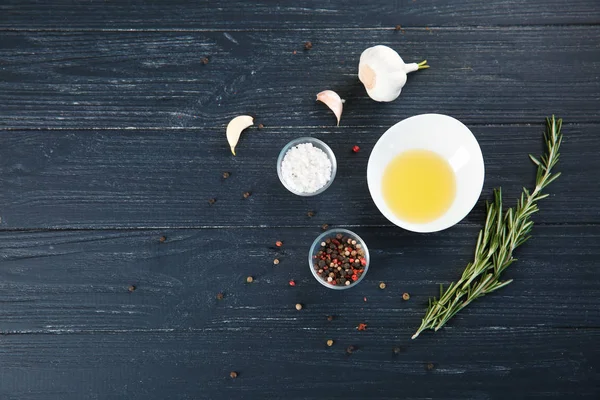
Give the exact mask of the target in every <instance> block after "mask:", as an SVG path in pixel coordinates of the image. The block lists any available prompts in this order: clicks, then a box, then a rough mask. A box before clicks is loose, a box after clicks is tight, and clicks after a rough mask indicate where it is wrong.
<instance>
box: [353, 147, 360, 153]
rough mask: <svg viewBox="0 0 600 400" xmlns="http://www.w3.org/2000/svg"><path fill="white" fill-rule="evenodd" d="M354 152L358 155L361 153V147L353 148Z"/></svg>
mask: <svg viewBox="0 0 600 400" xmlns="http://www.w3.org/2000/svg"><path fill="white" fill-rule="evenodd" d="M352 151H353V152H355V153H358V152H359V151H360V147H358V146H354V147H352Z"/></svg>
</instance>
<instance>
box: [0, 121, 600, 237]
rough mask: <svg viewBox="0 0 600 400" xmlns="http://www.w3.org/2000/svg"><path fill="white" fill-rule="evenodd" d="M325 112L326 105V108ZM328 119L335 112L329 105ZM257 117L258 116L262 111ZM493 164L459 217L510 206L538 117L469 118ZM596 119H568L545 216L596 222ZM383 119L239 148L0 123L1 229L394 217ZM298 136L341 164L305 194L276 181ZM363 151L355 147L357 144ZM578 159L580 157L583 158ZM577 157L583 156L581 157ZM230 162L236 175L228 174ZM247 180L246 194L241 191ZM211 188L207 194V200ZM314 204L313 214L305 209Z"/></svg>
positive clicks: (373, 221) (372, 221)
mask: <svg viewBox="0 0 600 400" xmlns="http://www.w3.org/2000/svg"><path fill="white" fill-rule="evenodd" d="M320 112H322V113H324V114H325V113H326V111H325V110H320ZM327 117H328V118H329V119H331V120H333V119H334V118H333V117H332V115H327ZM257 122H258V121H257ZM471 129H472V130H473V132H474V134H475V136H476V137H477V138H478V140H479V142H480V145H481V148H482V152H483V155H484V159H485V164H486V181H485V184H484V190H483V192H482V197H481V199H480V201H479V203H478V204H477V205H476V206H475V208H474V209H473V211H472V212H471V214H470V215H469V216H467V217H466V218H465V220H463V222H462V223H463V224H471V225H473V224H475V225H476V226H479V225H481V224H482V223H483V220H484V216H485V205H484V203H485V200H486V199H489V198H491V194H492V189H493V188H495V187H500V186H501V187H502V188H503V190H504V195H505V204H506V205H510V206H512V205H514V204H515V200H516V198H517V196H519V195H520V192H521V189H522V187H523V186H525V185H526V186H528V187H530V186H532V185H533V182H534V178H535V169H534V167H533V164H532V163H531V161H530V160H529V158H528V157H527V154H528V153H534V154H540V153H541V152H542V143H543V139H542V132H543V129H544V127H543V125H542V124H539V125H535V126H480V125H474V126H471ZM598 130H599V126H598V125H597V124H593V125H573V124H568V125H565V127H564V134H565V142H564V145H563V149H562V150H563V151H562V160H561V162H560V164H559V165H558V170H559V171H562V172H563V174H564V175H563V176H562V177H561V178H560V179H559V180H558V181H556V183H554V184H553V185H552V186H551V187H549V188H548V193H550V194H551V197H550V198H549V199H547V200H544V201H543V202H542V203H541V204H540V208H541V212H540V213H539V214H538V215H536V216H535V221H536V222H539V223H560V224H565V223H584V224H589V223H600V219H599V216H600V204H598V202H597V201H596V199H597V198H598V197H599V196H600V185H599V184H598V182H597V181H594V180H591V181H590V179H589V171H598V170H600V159H598V157H597V156H596V155H597V153H598V151H600V137H599V136H598V135H597V132H598ZM384 131H385V129H384V128H367V127H364V128H348V127H339V128H337V127H333V128H329V127H327V128H325V127H314V128H303V129H300V128H289V129H288V128H286V129H283V128H264V129H260V130H259V129H257V128H251V129H249V130H248V131H247V132H246V133H244V135H243V136H242V138H241V142H240V144H239V146H238V156H237V157H233V156H232V155H231V153H230V152H229V149H228V146H227V143H226V140H225V134H224V129H222V128H219V129H207V130H191V129H182V130H165V131H162V130H131V131H124V130H116V131H113V130H101V131H75V130H73V131H70V130H64V131H63V130H60V131H5V132H3V133H0V141H1V143H2V146H0V186H1V187H2V188H3V190H2V191H0V205H1V206H0V218H1V222H0V228H2V229H21V228H28V229H39V228H84V229H93V228H127V227H145V228H148V227H227V226H306V227H315V228H318V227H320V226H321V225H322V224H324V223H327V224H330V225H332V226H333V225H369V226H378V225H387V226H389V225H390V223H389V222H388V221H387V220H386V219H385V218H384V217H383V216H382V215H381V214H380V212H379V210H378V209H377V208H376V207H375V205H374V203H373V201H372V200H371V197H370V194H369V191H368V188H367V185H366V179H365V176H366V167H367V161H368V157H369V154H370V151H371V149H372V148H373V146H374V145H375V142H376V141H377V139H378V138H379V136H380V135H381V134H382V133H383V132H384ZM300 136H316V137H319V138H321V139H323V140H325V141H326V142H327V143H329V144H330V145H331V147H332V149H333V151H334V152H335V154H336V156H337V160H338V175H337V177H336V180H335V181H334V183H333V185H332V186H331V187H330V188H329V189H328V190H327V191H326V192H325V193H324V194H322V195H319V196H315V197H310V198H303V197H298V196H295V195H293V194H291V193H290V192H288V191H287V190H286V189H285V188H284V187H283V186H282V185H281V183H280V182H279V178H278V177H277V173H276V159H277V156H278V153H279V151H280V149H281V148H282V147H283V146H284V145H285V144H286V143H287V142H288V141H290V140H292V139H294V138H296V137H300ZM355 144H357V145H359V146H360V147H361V151H360V152H359V153H357V154H355V153H352V151H351V149H352V146H353V145H355ZM582 160H585V163H584V164H582ZM582 165H585V167H583V166H582ZM224 171H228V172H230V173H231V177H230V178H229V179H227V180H223V179H222V173H223V172H224ZM246 191H250V192H251V193H252V195H251V197H250V198H248V199H244V198H243V193H244V192H246ZM211 198H216V199H217V202H216V203H215V204H214V205H212V206H211V205H210V204H209V202H208V200H209V199H211ZM310 210H312V211H314V212H316V216H315V217H313V218H309V217H308V216H307V213H308V211H310Z"/></svg>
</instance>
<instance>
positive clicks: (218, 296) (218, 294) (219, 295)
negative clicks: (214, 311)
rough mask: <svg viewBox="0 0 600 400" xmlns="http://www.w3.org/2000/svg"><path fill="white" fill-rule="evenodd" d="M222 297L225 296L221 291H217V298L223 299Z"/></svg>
mask: <svg viewBox="0 0 600 400" xmlns="http://www.w3.org/2000/svg"><path fill="white" fill-rule="evenodd" d="M223 297H225V295H224V294H223V293H221V292H219V293H217V300H223Z"/></svg>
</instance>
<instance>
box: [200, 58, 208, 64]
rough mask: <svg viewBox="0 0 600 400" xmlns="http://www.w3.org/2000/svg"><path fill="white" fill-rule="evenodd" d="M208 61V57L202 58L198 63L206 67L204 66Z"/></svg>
mask: <svg viewBox="0 0 600 400" xmlns="http://www.w3.org/2000/svg"><path fill="white" fill-rule="evenodd" d="M209 61H210V60H209V59H208V57H203V58H202V59H201V60H200V62H201V63H202V65H206V64H208V62H209Z"/></svg>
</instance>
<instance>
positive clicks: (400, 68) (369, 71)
mask: <svg viewBox="0 0 600 400" xmlns="http://www.w3.org/2000/svg"><path fill="white" fill-rule="evenodd" d="M426 64H427V60H425V61H422V62H420V63H418V64H417V63H411V64H405V63H404V61H403V60H402V57H400V55H399V54H398V53H396V51H395V50H394V49H391V48H389V47H387V46H381V45H379V46H374V47H369V48H368V49H366V50H365V51H363V52H362V54H361V55H360V62H359V64H358V79H360V81H361V82H362V83H363V85H365V89H367V94H368V95H369V97H370V98H372V99H373V100H375V101H393V100H396V98H398V96H399V95H400V92H401V91H402V87H403V86H404V84H405V83H406V74H408V73H410V72H413V71H417V70H419V69H423V68H429V65H426Z"/></svg>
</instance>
